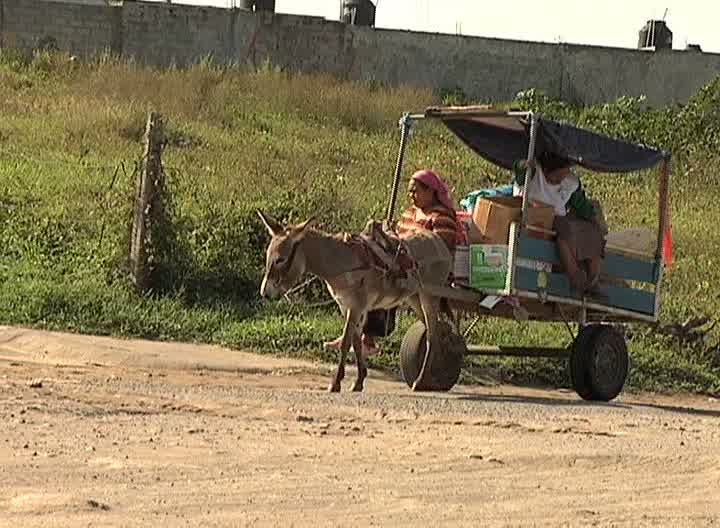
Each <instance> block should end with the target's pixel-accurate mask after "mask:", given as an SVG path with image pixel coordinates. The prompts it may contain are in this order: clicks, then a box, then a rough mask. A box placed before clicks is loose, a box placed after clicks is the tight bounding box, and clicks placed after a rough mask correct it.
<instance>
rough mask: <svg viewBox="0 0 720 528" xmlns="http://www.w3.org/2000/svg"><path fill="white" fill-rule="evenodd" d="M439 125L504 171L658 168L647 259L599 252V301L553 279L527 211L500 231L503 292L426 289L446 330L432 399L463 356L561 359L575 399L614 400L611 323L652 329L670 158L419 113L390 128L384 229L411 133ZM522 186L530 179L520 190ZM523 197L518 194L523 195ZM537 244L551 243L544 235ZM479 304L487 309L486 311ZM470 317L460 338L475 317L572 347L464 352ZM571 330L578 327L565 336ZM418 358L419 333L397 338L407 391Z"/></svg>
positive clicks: (467, 113)
mask: <svg viewBox="0 0 720 528" xmlns="http://www.w3.org/2000/svg"><path fill="white" fill-rule="evenodd" d="M424 119H439V120H441V121H442V122H443V123H444V124H445V125H446V126H447V127H448V128H449V129H450V130H451V131H452V132H453V133H455V135H456V136H458V138H459V139H460V140H462V141H463V142H464V143H465V144H466V145H467V146H469V147H470V148H471V149H472V150H474V151H475V152H476V153H477V154H479V155H480V156H482V157H483V158H485V159H486V160H488V161H490V162H492V163H494V164H496V165H498V166H501V167H505V168H509V167H510V165H511V163H512V161H513V160H515V159H522V158H526V159H528V160H531V159H533V158H534V157H535V155H536V154H539V153H541V152H543V151H551V152H553V153H555V154H558V155H560V156H563V157H565V158H567V159H569V160H571V161H573V162H575V163H577V164H578V165H581V166H584V167H586V168H588V169H590V170H594V171H596V172H629V171H636V170H643V169H648V168H652V167H659V171H658V174H659V176H658V210H659V215H658V217H659V222H658V228H657V240H656V243H655V240H653V246H654V247H652V248H651V250H650V251H648V250H647V249H646V250H642V249H638V248H628V247H620V246H619V245H612V244H611V243H609V244H608V246H607V250H606V256H605V259H604V261H603V269H602V273H603V275H604V276H606V277H608V278H609V284H608V285H607V286H605V287H604V294H605V295H604V296H603V299H602V301H599V300H592V299H588V298H585V297H582V296H580V295H579V294H578V293H577V292H576V291H575V290H573V289H572V288H571V287H570V283H569V280H568V278H567V276H566V275H565V274H564V273H561V272H556V271H553V269H557V268H558V266H559V264H560V260H559V256H558V253H557V251H556V247H555V243H554V241H552V240H546V239H542V238H538V237H536V236H532V233H533V231H535V232H537V231H542V229H540V228H538V227H536V226H532V225H528V224H527V203H526V202H527V201H524V203H523V208H522V219H521V221H520V222H519V223H514V224H512V226H511V229H510V237H509V245H508V266H507V275H506V281H505V287H504V288H503V289H498V290H475V289H471V288H469V287H467V286H461V285H449V286H446V287H435V288H433V291H434V292H435V294H436V295H437V296H439V297H444V298H446V299H448V301H449V304H450V306H451V308H452V309H453V312H454V319H455V320H454V321H441V322H440V324H439V328H440V331H439V332H438V333H439V335H440V337H439V338H438V343H437V344H436V345H435V346H438V347H439V349H438V350H437V351H436V354H435V357H436V358H437V360H436V361H435V362H434V364H433V365H432V366H431V369H432V374H433V380H434V387H433V388H434V389H436V390H449V389H450V388H452V387H453V385H454V384H455V383H456V382H457V380H458V378H459V376H460V371H461V369H462V365H463V360H464V357H465V356H466V355H470V354H482V355H507V356H532V357H561V358H562V357H566V358H567V359H568V361H569V371H570V374H571V380H572V385H573V388H574V389H575V391H576V392H577V393H578V394H579V395H580V396H581V397H582V398H584V399H588V400H601V401H609V400H612V399H613V398H615V397H616V396H617V395H618V394H619V393H620V392H621V390H622V388H623V386H624V384H625V380H626V378H627V374H628V366H629V362H628V353H627V346H626V343H625V337H624V334H623V332H622V331H621V330H620V329H618V327H617V323H623V322H640V323H654V322H656V321H657V319H658V313H659V309H660V294H661V285H662V278H663V251H662V243H663V236H664V234H665V232H666V228H667V227H668V214H667V213H668V182H669V175H670V154H669V153H668V152H666V151H662V150H658V149H654V148H650V147H647V146H644V145H636V144H630V143H626V142H623V141H618V140H616V139H612V138H609V137H606V136H602V135H599V134H595V133H592V132H590V131H587V130H583V129H581V128H577V127H574V126H571V125H567V124H561V123H557V122H554V121H551V120H547V119H544V118H543V117H542V116H540V115H538V114H536V113H533V112H507V111H497V110H493V109H491V108H488V107H445V108H429V109H427V110H426V111H425V112H423V113H407V114H404V115H403V117H402V119H401V120H400V130H401V139H400V149H399V153H398V159H397V164H396V168H395V174H394V178H393V182H392V187H391V192H390V197H389V203H388V208H387V219H388V220H389V221H391V220H392V218H393V215H394V212H395V205H396V200H397V194H398V188H399V185H400V178H401V173H402V166H403V159H404V154H405V150H406V148H407V145H408V138H409V132H410V129H411V127H412V126H413V124H414V123H415V122H417V121H420V120H424ZM529 181H530V171H528V174H527V177H526V178H525V185H526V186H527V184H528V182H529ZM523 194H525V193H523ZM545 233H546V234H552V233H549V232H547V231H546V232H545ZM489 300H492V301H493V302H496V301H499V302H496V304H493V303H488V301H489ZM468 315H472V316H474V320H473V321H472V323H471V324H470V327H468V328H467V329H466V330H465V332H464V334H465V335H467V334H468V333H469V330H470V328H471V327H472V326H474V325H475V324H476V323H477V321H478V320H479V319H480V318H483V317H502V318H512V319H522V320H532V321H553V322H565V323H566V324H568V327H569V328H570V330H571V334H572V335H573V338H572V340H571V342H570V344H569V345H568V346H565V347H557V348H551V347H530V346H480V345H472V344H469V345H468V344H466V343H465V339H464V336H463V333H461V322H462V321H463V319H466V320H467V319H468V318H467V316H468ZM571 323H576V324H577V325H578V329H577V332H572V328H571V327H570V324H571ZM424 353H425V327H424V324H423V323H422V322H420V321H418V322H416V323H414V324H413V325H412V326H411V327H410V328H409V329H408V330H407V332H406V334H405V336H404V337H403V340H402V344H401V347H400V367H401V371H402V373H403V377H404V379H405V380H406V381H407V383H408V384H410V385H411V384H412V383H413V381H414V380H415V379H416V377H417V374H418V372H419V369H420V364H421V362H422V360H423V358H424Z"/></svg>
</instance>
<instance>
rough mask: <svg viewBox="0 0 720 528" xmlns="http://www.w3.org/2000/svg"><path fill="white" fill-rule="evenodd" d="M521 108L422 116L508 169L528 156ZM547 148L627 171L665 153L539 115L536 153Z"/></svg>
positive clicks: (604, 168) (434, 111)
mask: <svg viewBox="0 0 720 528" xmlns="http://www.w3.org/2000/svg"><path fill="white" fill-rule="evenodd" d="M529 115H530V114H529V113H525V112H502V111H498V110H493V109H490V108H485V107H482V108H478V107H448V108H428V109H427V111H426V112H425V116H426V117H432V118H438V119H440V120H442V121H443V123H445V125H446V126H447V127H448V128H449V129H450V130H451V131H452V132H453V133H454V134H455V135H456V136H457V137H459V138H460V139H461V140H462V141H463V142H464V143H465V144H466V145H467V146H468V147H470V148H471V149H472V150H474V151H475V152H477V153H478V154H479V155H480V156H482V157H483V158H485V159H486V160H488V161H490V162H491V163H494V164H495V165H499V166H500V167H504V168H506V169H510V168H511V167H512V163H513V162H514V161H516V160H520V159H526V158H527V154H528V147H529V142H530V119H529ZM543 152H550V153H553V154H556V155H558V156H560V157H562V158H565V159H567V160H569V161H571V162H573V163H576V164H578V165H580V166H582V167H585V168H587V169H590V170H593V171H596V172H630V171H637V170H642V169H648V168H651V167H653V166H655V165H657V164H658V163H659V162H661V161H663V160H665V159H669V158H670V154H669V153H668V152H665V151H662V150H658V149H655V148H651V147H648V146H645V145H641V144H633V143H627V142H625V141H620V140H617V139H613V138H610V137H608V136H604V135H601V134H597V133H594V132H590V131H589V130H584V129H582V128H579V127H576V126H573V125H569V124H565V123H559V122H557V121H553V120H550V119H545V118H539V119H538V120H537V139H536V144H535V156H536V157H537V156H539V155H540V154H542V153H543Z"/></svg>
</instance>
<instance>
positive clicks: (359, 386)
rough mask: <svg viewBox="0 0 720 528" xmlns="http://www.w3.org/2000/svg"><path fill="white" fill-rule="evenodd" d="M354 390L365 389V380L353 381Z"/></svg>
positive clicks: (360, 390)
mask: <svg viewBox="0 0 720 528" xmlns="http://www.w3.org/2000/svg"><path fill="white" fill-rule="evenodd" d="M352 391H353V392H362V391H363V382H362V381H356V382H355V383H353V386H352Z"/></svg>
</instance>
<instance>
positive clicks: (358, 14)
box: [340, 0, 375, 27]
mask: <svg viewBox="0 0 720 528" xmlns="http://www.w3.org/2000/svg"><path fill="white" fill-rule="evenodd" d="M340 20H342V21H343V22H344V23H346V24H351V25H353V26H369V27H374V26H375V4H373V3H372V2H371V1H370V0H343V3H342V16H341V18H340Z"/></svg>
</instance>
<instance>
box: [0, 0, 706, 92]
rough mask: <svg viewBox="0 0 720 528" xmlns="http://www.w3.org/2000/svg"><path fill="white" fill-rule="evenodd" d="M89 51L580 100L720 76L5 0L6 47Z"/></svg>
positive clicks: (266, 20) (155, 8) (137, 5)
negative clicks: (207, 59)
mask: <svg viewBox="0 0 720 528" xmlns="http://www.w3.org/2000/svg"><path fill="white" fill-rule="evenodd" d="M41 42H43V43H48V42H53V43H56V44H57V46H58V47H59V48H60V49H63V50H67V51H70V52H72V53H75V54H78V55H81V56H89V55H92V54H94V53H98V52H102V51H104V50H110V51H113V52H115V53H118V54H122V55H124V56H126V57H133V58H134V59H136V60H138V61H140V62H145V63H148V64H154V65H169V64H177V65H180V66H182V65H187V64H190V63H193V62H197V61H198V60H200V59H202V58H203V57H206V56H209V55H211V56H213V57H214V59H215V60H217V61H219V62H223V63H234V64H240V65H246V64H247V65H251V66H255V67H257V66H260V65H261V64H263V63H264V62H265V61H270V62H271V63H272V64H273V66H276V67H280V68H283V69H286V70H288V71H295V72H328V73H332V74H334V75H337V76H340V77H342V78H346V79H355V80H375V81H380V82H387V83H390V84H400V83H408V84H417V85H422V86H430V87H433V88H436V89H442V88H451V87H455V86H458V87H460V88H462V90H463V91H464V92H465V93H467V94H469V95H471V96H472V97H474V98H477V99H479V100H483V101H506V100H509V99H511V98H512V97H513V96H514V95H515V94H516V93H517V92H518V91H520V90H523V89H526V88H531V87H534V88H539V89H542V90H543V91H545V92H546V93H548V94H549V95H552V96H556V97H562V98H564V99H566V100H570V101H573V102H578V103H595V102H602V101H610V100H613V99H616V98H617V97H619V96H621V95H642V94H644V95H646V96H647V97H648V101H649V102H650V103H651V104H665V103H669V102H674V101H684V100H686V99H687V98H688V97H690V96H691V95H692V94H694V93H695V92H696V91H697V90H698V88H700V87H701V86H702V85H703V84H706V83H707V82H709V81H710V80H711V79H713V78H714V77H715V76H717V75H718V74H720V54H707V53H698V52H685V51H663V52H657V53H652V52H643V51H638V50H627V49H618V48H604V47H593V46H576V45H556V44H544V43H537V42H520V41H511V40H501V39H489V38H479V37H463V36H455V35H441V34H430V33H417V32H408V31H393V30H376V29H371V28H363V27H354V26H345V25H344V24H341V23H339V22H335V21H327V20H324V19H321V18H316V17H300V16H293V15H281V14H271V13H250V12H247V11H242V10H230V9H220V8H210V7H195V6H184V5H177V4H165V3H149V2H135V1H128V0H126V1H125V2H124V4H122V5H120V6H102V5H101V6H97V5H78V4H73V3H69V2H58V1H57V0H0V46H2V47H8V48H12V47H14V48H19V49H22V50H27V51H29V50H32V49H34V48H36V47H37V46H38V44H39V43H41Z"/></svg>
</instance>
